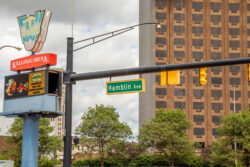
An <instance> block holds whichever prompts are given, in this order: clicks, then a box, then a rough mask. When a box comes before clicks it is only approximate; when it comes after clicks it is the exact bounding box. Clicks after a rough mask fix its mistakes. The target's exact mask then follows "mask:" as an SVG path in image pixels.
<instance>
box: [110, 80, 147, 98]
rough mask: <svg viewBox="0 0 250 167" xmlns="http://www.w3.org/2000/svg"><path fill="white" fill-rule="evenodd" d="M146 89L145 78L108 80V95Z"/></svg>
mask: <svg viewBox="0 0 250 167" xmlns="http://www.w3.org/2000/svg"><path fill="white" fill-rule="evenodd" d="M144 91H145V79H133V80H124V81H112V82H106V92H107V95H113V94H122V93H138V92H144Z"/></svg>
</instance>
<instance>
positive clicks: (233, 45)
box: [229, 41, 240, 50]
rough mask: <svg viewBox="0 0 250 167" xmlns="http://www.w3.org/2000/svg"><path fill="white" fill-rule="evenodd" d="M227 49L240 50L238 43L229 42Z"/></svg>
mask: <svg viewBox="0 0 250 167" xmlns="http://www.w3.org/2000/svg"><path fill="white" fill-rule="evenodd" d="M229 47H230V48H232V49H233V50H237V49H238V48H240V41H229Z"/></svg>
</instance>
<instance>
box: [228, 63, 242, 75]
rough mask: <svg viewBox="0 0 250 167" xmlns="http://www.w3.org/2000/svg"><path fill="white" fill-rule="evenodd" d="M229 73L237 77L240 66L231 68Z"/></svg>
mask: <svg viewBox="0 0 250 167" xmlns="http://www.w3.org/2000/svg"><path fill="white" fill-rule="evenodd" d="M229 71H230V72H231V73H232V74H233V75H237V74H238V73H239V72H240V66H236V65H235V66H229Z"/></svg>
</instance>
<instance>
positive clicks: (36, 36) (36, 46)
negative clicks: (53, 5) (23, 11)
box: [17, 10, 51, 52]
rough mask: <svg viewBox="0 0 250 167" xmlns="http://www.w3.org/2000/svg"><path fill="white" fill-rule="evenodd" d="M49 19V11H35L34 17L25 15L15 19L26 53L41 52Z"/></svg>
mask: <svg viewBox="0 0 250 167" xmlns="http://www.w3.org/2000/svg"><path fill="white" fill-rule="evenodd" d="M50 17H51V12H50V11H46V10H42V11H36V12H35V15H34V16H33V15H30V16H28V17H27V16H26V15H25V16H20V17H18V18H17V20H18V24H19V27H20V33H21V38H22V42H23V44H24V47H25V49H26V50H27V51H32V52H40V51H41V49H42V47H43V44H44V42H45V39H46V36H47V32H48V26H49V21H50Z"/></svg>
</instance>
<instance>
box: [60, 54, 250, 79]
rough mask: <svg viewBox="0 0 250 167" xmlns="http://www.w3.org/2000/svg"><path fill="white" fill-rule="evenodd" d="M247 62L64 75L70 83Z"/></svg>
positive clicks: (166, 66)
mask: <svg viewBox="0 0 250 167" xmlns="http://www.w3.org/2000/svg"><path fill="white" fill-rule="evenodd" d="M247 63H250V57H246V58H237V59H226V60H213V61H203V62H192V63H182V64H168V65H160V66H151V67H137V68H126V69H118V70H109V71H97V72H88V73H80V74H66V75H65V77H64V78H65V80H64V82H66V83H68V82H72V81H79V80H90V79H98V78H108V77H119V76H127V75H136V74H147V73H155V72H162V71H173V70H185V69H194V68H203V67H215V66H228V65H236V64H247Z"/></svg>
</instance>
